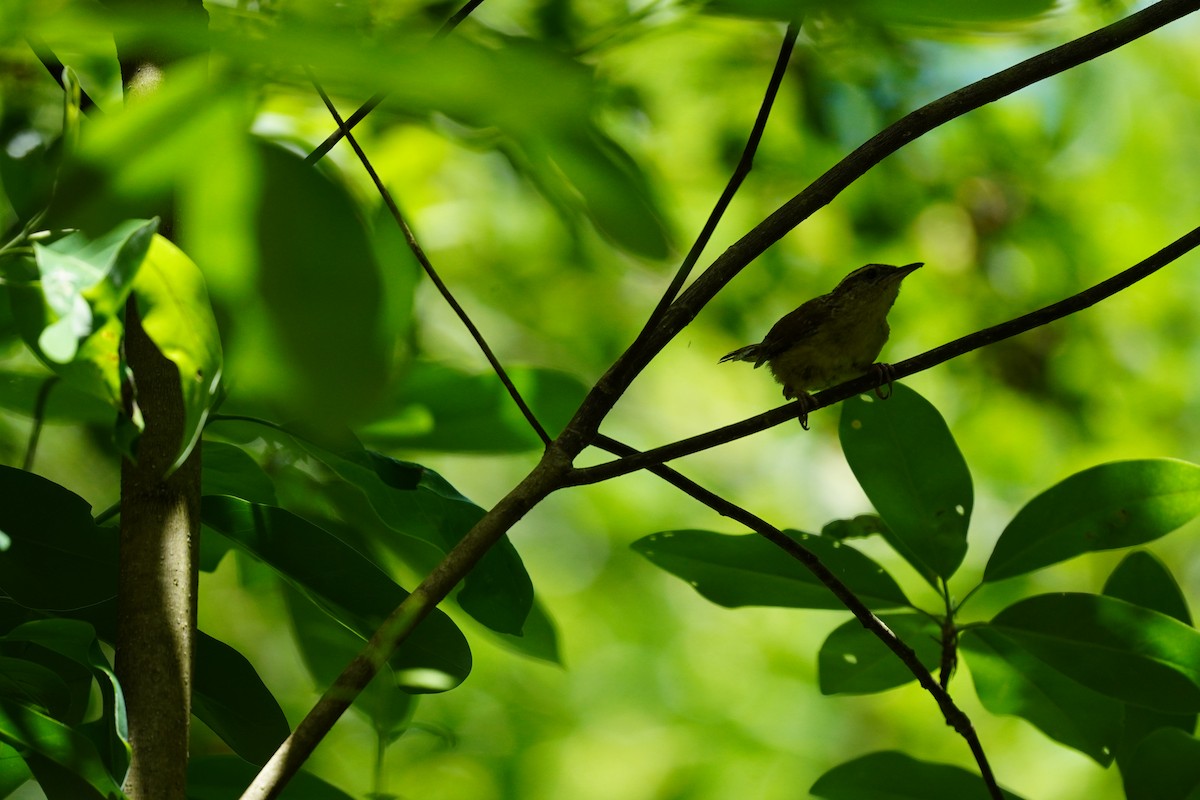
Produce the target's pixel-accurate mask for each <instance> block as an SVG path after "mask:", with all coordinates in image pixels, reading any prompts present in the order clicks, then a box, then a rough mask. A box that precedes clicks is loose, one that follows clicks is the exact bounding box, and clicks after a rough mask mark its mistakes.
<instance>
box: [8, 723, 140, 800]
mask: <svg viewBox="0 0 1200 800" xmlns="http://www.w3.org/2000/svg"><path fill="white" fill-rule="evenodd" d="M0 741H3V742H4V743H5V744H7V745H10V746H12V747H14V748H16V749H17V750H18V751H20V752H21V753H22V754H23V756H24V758H25V761H26V764H27V765H28V766H29V769H30V771H31V772H33V775H34V777H35V778H36V779H37V781H38V783H41V784H42V786H43V788H45V789H47V792H46V793H47V794H48V795H49V796H51V797H64V798H65V797H71V798H78V800H90V799H91V798H96V800H112V799H113V798H124V797H125V795H124V794H122V793H121V787H120V786H119V785H118V784H117V782H116V781H115V780H114V779H113V776H112V775H110V774H109V773H108V770H107V769H106V768H105V766H104V762H103V761H102V760H101V758H100V755H99V754H98V753H97V752H96V748H95V746H94V745H93V744H92V742H91V741H90V740H89V739H88V738H87V737H86V736H84V735H83V734H82V733H80V732H78V731H76V730H73V729H72V728H70V727H68V726H66V725H63V724H62V723H60V722H58V721H56V720H54V719H51V718H50V717H47V716H45V715H44V714H41V713H39V712H37V711H35V710H33V709H31V708H28V707H26V706H24V705H21V704H19V703H14V702H12V701H9V700H0ZM51 786H53V787H56V788H57V792H58V793H55V792H52V791H51V790H50V788H49V787H51Z"/></svg>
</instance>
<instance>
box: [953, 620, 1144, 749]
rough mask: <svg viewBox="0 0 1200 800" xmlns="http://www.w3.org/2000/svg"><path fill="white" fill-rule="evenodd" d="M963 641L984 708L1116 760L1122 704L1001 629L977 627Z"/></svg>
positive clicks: (1121, 721) (960, 641)
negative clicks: (1047, 660)
mask: <svg viewBox="0 0 1200 800" xmlns="http://www.w3.org/2000/svg"><path fill="white" fill-rule="evenodd" d="M959 644H960V646H961V648H962V652H963V653H964V654H965V655H966V662H967V666H969V667H970V671H971V679H972V680H973V681H974V682H975V691H976V693H977V694H978V695H979V699H980V701H981V702H982V703H983V706H984V708H986V709H987V710H988V711H990V712H992V713H993V714H1011V715H1014V716H1018V717H1022V718H1024V719H1026V720H1028V721H1029V722H1031V723H1033V725H1034V726H1035V727H1037V728H1038V730H1040V731H1042V733H1044V734H1046V735H1047V736H1049V737H1050V738H1051V739H1054V740H1055V741H1057V742H1061V743H1062V744H1065V745H1067V746H1068V747H1073V748H1075V749H1076V750H1078V751H1080V752H1081V753H1085V754H1087V755H1088V756H1089V757H1091V758H1092V759H1094V760H1095V761H1096V762H1098V763H1099V764H1100V765H1102V766H1105V767H1107V766H1108V765H1109V764H1111V763H1112V760H1113V754H1114V753H1115V752H1116V749H1117V744H1118V742H1119V741H1120V738H1121V730H1122V723H1123V719H1124V714H1123V712H1124V710H1125V706H1124V705H1123V704H1122V703H1120V702H1118V701H1116V700H1113V699H1112V698H1111V697H1107V696H1105V695H1103V694H1101V693H1100V692H1097V691H1093V690H1091V689H1088V688H1087V687H1085V686H1083V685H1081V684H1079V683H1077V682H1076V681H1074V680H1071V679H1070V678H1068V677H1067V676H1066V675H1064V674H1063V673H1061V672H1059V671H1058V670H1057V669H1055V668H1053V667H1051V666H1049V665H1048V664H1046V663H1044V662H1043V661H1041V660H1039V659H1038V658H1037V657H1036V656H1034V655H1033V654H1032V653H1030V652H1029V651H1028V650H1025V649H1024V648H1022V647H1020V646H1019V645H1017V644H1015V643H1013V642H1012V641H1011V640H1009V639H1008V638H1007V637H1005V636H1004V634H1002V633H1001V632H1000V631H998V630H994V629H990V628H986V627H979V628H971V629H969V630H968V631H966V632H965V633H964V634H963V636H962V638H961V639H960V640H959Z"/></svg>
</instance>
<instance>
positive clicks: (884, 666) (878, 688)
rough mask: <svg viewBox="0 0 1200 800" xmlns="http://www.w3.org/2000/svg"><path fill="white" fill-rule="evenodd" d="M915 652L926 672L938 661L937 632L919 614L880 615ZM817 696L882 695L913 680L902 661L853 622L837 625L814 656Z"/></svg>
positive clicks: (853, 620) (929, 622) (937, 630)
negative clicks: (819, 691)
mask: <svg viewBox="0 0 1200 800" xmlns="http://www.w3.org/2000/svg"><path fill="white" fill-rule="evenodd" d="M879 618H880V619H881V620H883V623H884V624H885V625H887V626H888V627H889V628H890V629H891V630H892V632H893V633H895V634H896V635H897V636H898V637H900V639H901V640H902V641H903V642H904V643H905V644H907V645H908V646H909V647H911V648H912V649H913V650H915V651H916V653H917V658H918V659H919V660H920V662H921V663H922V664H924V665H925V668H926V669H928V670H931V671H932V670H936V669H937V668H938V664H939V663H940V662H941V656H942V647H941V631H940V629H939V628H938V625H937V623H936V622H934V621H933V620H931V619H930V618H929V617H926V616H925V615H923V614H883V615H881V616H880V617H879ZM817 671H818V673H819V676H820V686H821V694H870V693H873V692H884V691H887V690H888V689H893V688H895V687H897V686H903V685H904V684H906V683H908V682H909V681H913V680H916V676H915V675H913V674H912V671H911V670H909V668H908V667H907V666H905V665H904V662H903V661H901V660H900V659H899V658H898V657H897V656H896V654H895V653H893V652H892V651H891V650H889V649H888V648H887V646H886V645H884V643H883V642H881V641H879V638H878V637H877V636H875V634H873V633H871V632H870V631H868V630H867V629H866V628H864V627H863V625H862V623H861V622H859V621H858V620H857V619H852V620H850V621H848V622H846V623H844V624H842V625H839V626H838V627H837V628H835V629H834V630H833V633H831V634H829V636H828V638H826V639H825V642H824V644H822V645H821V652H820V654H819V655H818V656H817Z"/></svg>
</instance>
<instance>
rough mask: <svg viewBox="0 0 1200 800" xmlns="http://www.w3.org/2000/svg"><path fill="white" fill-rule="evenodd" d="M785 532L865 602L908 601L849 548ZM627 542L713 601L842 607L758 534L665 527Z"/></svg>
mask: <svg viewBox="0 0 1200 800" xmlns="http://www.w3.org/2000/svg"><path fill="white" fill-rule="evenodd" d="M788 535H789V536H791V537H792V538H793V539H794V540H795V541H797V542H799V543H800V544H801V545H803V546H804V547H806V548H808V549H809V550H811V551H812V552H813V553H814V554H815V555H816V556H817V558H819V559H820V561H821V563H823V564H824V565H825V566H826V567H828V568H829V570H830V571H832V572H833V574H834V575H836V576H837V577H838V578H840V579H841V580H842V582H843V583H845V584H846V585H847V586H848V587H849V588H850V590H851V591H853V592H854V593H855V594H856V595H858V597H859V599H861V600H862V601H863V602H865V603H867V604H868V605H871V606H873V607H876V608H891V607H895V606H904V605H908V600H907V598H905V596H904V593H903V592H902V591H900V587H899V586H897V585H896V582H895V581H894V580H892V577H891V576H890V575H888V574H887V573H886V572H884V571H883V568H882V567H880V566H879V565H878V564H876V563H875V562H873V561H871V559H869V558H867V557H866V556H864V555H863V554H862V553H860V552H858V551H857V550H855V549H854V548H852V547H849V546H847V545H843V544H840V543H838V542H832V541H829V540H827V539H822V538H821V537H819V536H813V535H812V534H808V533H801V532H799V531H791V532H788ZM631 547H633V549H634V550H635V551H636V552H638V553H641V554H642V555H643V556H645V557H646V558H647V559H649V560H650V561H651V562H652V563H653V564H654V565H655V566H658V567H660V568H661V569H664V570H666V571H667V572H670V573H671V574H672V575H675V576H677V577H679V578H682V579H683V580H685V581H687V582H688V583H689V584H690V585H691V586H692V588H694V589H695V590H696V591H697V592H699V593H700V594H701V595H702V596H704V597H705V598H707V599H709V600H711V601H712V602H714V603H716V604H717V605H722V606H726V607H729V608H735V607H737V606H783V607H786V608H845V606H844V605H843V604H842V603H841V601H840V600H838V599H837V597H835V596H834V595H833V593H832V592H831V591H830V590H829V589H828V588H827V587H826V586H825V585H824V584H823V583H821V582H820V581H818V580H817V578H816V577H815V576H814V575H813V574H812V573H811V572H810V571H809V570H808V569H807V568H806V567H805V566H804V565H803V564H801V563H800V562H799V561H797V560H796V559H794V558H792V557H791V556H790V555H788V554H787V553H786V552H784V551H783V550H781V549H780V548H778V547H776V546H775V545H774V544H772V543H771V542H769V541H767V540H766V539H765V538H763V537H762V536H758V535H757V534H748V535H744V536H729V535H725V534H720V533H714V532H713V531H700V530H679V531H664V532H662V533H654V534H651V535H649V536H646V537H643V538H641V539H638V540H637V541H636V542H634V543H633V544H632V545H631Z"/></svg>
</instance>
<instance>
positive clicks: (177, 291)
mask: <svg viewBox="0 0 1200 800" xmlns="http://www.w3.org/2000/svg"><path fill="white" fill-rule="evenodd" d="M133 291H134V294H135V295H136V297H137V306H138V314H139V316H140V317H141V322H142V329H143V330H145V331H146V334H147V335H148V336H149V337H150V340H151V341H152V342H154V345H155V346H156V347H157V348H158V350H159V352H161V353H162V354H163V355H164V356H166V357H167V359H168V360H169V361H171V363H173V364H174V365H175V367H176V369H178V370H179V380H180V386H181V390H182V392H183V408H184V424H183V441H182V442H181V443H180V449H179V454H178V456H177V457H176V459H175V463H174V464H173V465H172V469H174V468H177V467H178V466H179V465H180V464H182V463H183V461H184V459H186V458H187V456H188V454H189V453H191V451H192V448H193V447H195V446H196V443H197V442H198V441H199V440H200V433H201V431H202V430H203V427H204V420H205V418H207V416H208V413H209V411H210V410H211V409H212V407H213V405H214V404H215V402H216V399H217V388H218V385H219V383H220V380H221V371H222V354H221V339H220V335H219V334H218V333H217V323H216V320H215V319H214V318H213V312H212V305H211V304H210V303H209V300H208V291H207V290H206V289H205V286H204V277H203V276H202V275H201V274H200V270H199V269H198V268H197V267H196V265H195V264H193V263H192V261H191V259H189V258H188V257H187V255H185V254H184V253H183V251H182V250H180V249H179V248H178V247H176V246H175V245H173V244H171V243H170V242H169V241H167V240H166V239H164V238H163V237H161V236H155V237H154V240H153V241H152V242H151V244H150V250H149V252H148V253H147V254H146V259H145V263H144V264H143V265H142V268H141V270H139V271H138V273H137V277H136V278H135V279H134V284H133ZM134 380H135V382H136V380H137V375H134Z"/></svg>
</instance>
